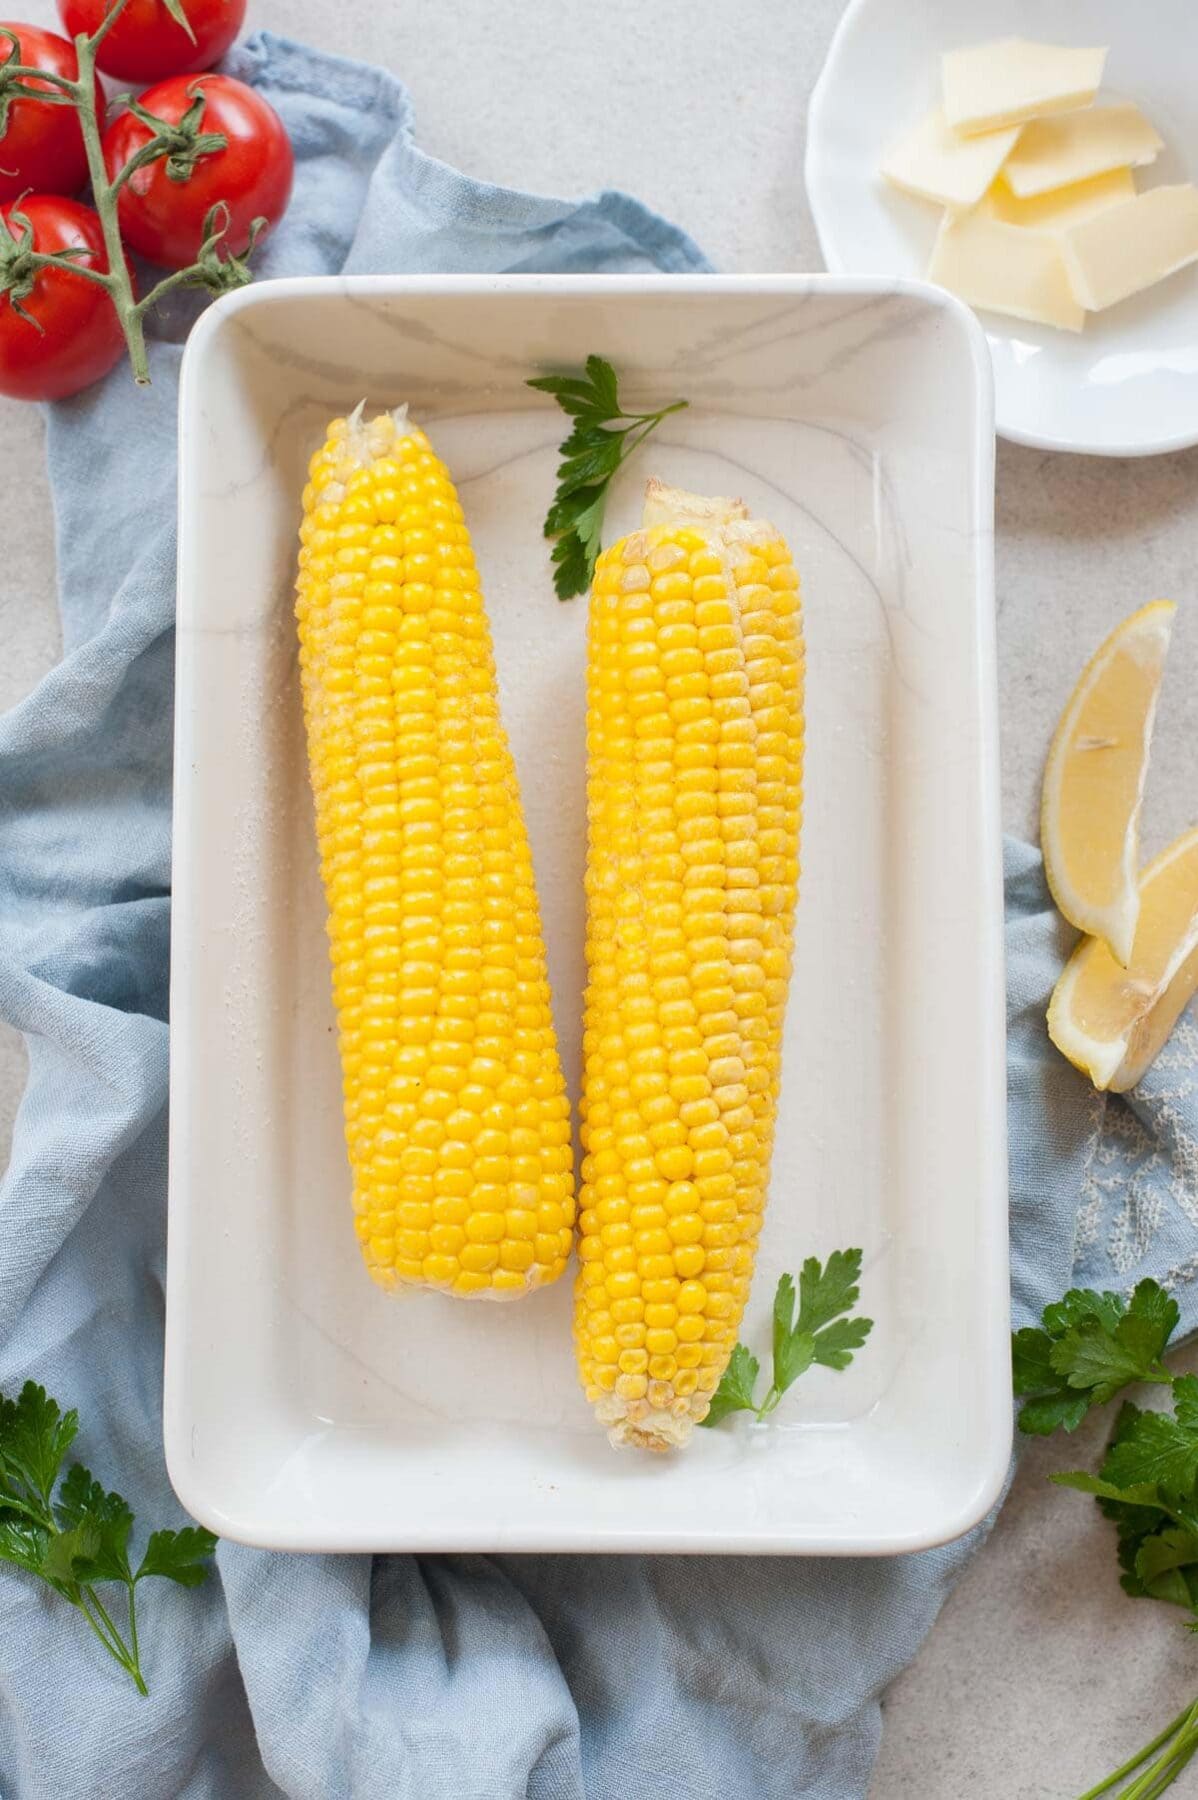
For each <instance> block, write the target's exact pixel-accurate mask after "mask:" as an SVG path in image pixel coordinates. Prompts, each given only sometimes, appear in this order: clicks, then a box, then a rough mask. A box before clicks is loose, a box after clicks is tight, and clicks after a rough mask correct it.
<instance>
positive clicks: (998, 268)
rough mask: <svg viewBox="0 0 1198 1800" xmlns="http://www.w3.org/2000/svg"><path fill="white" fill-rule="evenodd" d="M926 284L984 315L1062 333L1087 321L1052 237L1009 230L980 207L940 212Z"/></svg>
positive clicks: (1045, 233)
mask: <svg viewBox="0 0 1198 1800" xmlns="http://www.w3.org/2000/svg"><path fill="white" fill-rule="evenodd" d="M928 279H929V281H936V282H939V284H940V286H941V287H946V288H948V289H949V290H950V292H952V293H954V294H958V295H959V296H960V298H961V299H962V300H966V301H968V303H969V304H970V306H980V307H984V308H985V309H986V310H987V311H988V312H999V313H1008V314H1010V316H1011V317H1012V318H1016V319H1031V320H1033V321H1034V322H1035V323H1036V324H1039V325H1061V326H1063V327H1064V329H1065V330H1066V331H1080V330H1081V328H1082V326H1083V325H1084V324H1085V321H1086V315H1085V311H1084V309H1083V308H1082V307H1081V305H1080V304H1079V303H1078V301H1077V300H1076V299H1075V298H1074V295H1073V290H1072V288H1071V287H1070V285H1069V276H1068V274H1067V273H1066V269H1065V262H1064V258H1063V257H1062V254H1061V248H1060V244H1059V242H1058V240H1057V238H1056V237H1055V236H1054V235H1053V233H1052V232H1048V231H1027V230H1025V229H1024V228H1023V227H1022V226H1019V225H1008V224H1006V223H1005V222H1004V221H1003V220H1002V219H992V218H990V217H989V216H988V214H987V213H985V212H984V211H983V210H982V209H981V208H980V207H978V208H975V209H974V211H973V212H968V213H962V214H960V215H954V214H952V213H945V215H944V219H943V221H942V223H941V226H940V231H939V234H938V235H937V238H936V244H935V248H934V249H933V251H932V260H931V263H930V265H929V267H928Z"/></svg>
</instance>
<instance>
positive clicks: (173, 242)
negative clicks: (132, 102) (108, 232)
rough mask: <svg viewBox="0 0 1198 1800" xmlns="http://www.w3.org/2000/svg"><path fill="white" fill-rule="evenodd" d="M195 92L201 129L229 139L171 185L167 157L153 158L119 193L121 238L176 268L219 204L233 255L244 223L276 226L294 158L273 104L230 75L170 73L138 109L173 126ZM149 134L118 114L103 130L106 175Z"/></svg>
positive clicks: (241, 242) (243, 240)
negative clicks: (201, 103) (224, 209)
mask: <svg viewBox="0 0 1198 1800" xmlns="http://www.w3.org/2000/svg"><path fill="white" fill-rule="evenodd" d="M197 93H202V94H203V95H204V96H205V98H206V105H205V107H204V114H203V117H202V119H201V120H200V124H199V130H200V131H201V132H208V131H219V132H223V133H224V135H225V137H226V138H228V140H229V141H228V144H227V145H226V147H225V149H223V150H214V151H210V152H209V153H208V154H206V155H204V156H201V157H199V158H197V160H196V163H195V165H194V167H193V169H192V171H191V173H190V175H188V176H187V178H186V180H183V181H175V180H172V178H171V174H170V164H169V160H168V159H167V158H165V157H160V158H159V160H158V161H157V162H152V163H147V164H146V166H145V168H142V169H138V171H137V173H136V174H134V175H131V176H130V177H129V180H128V181H127V182H126V183H125V186H124V187H123V188H122V189H121V197H120V203H119V204H120V221H121V235H122V236H123V237H124V239H125V242H126V243H127V244H128V245H129V246H130V247H131V248H132V249H134V250H137V251H139V252H140V254H141V255H142V256H145V257H148V259H149V260H150V262H155V263H161V264H162V265H163V266H164V267H165V268H168V269H181V268H183V267H184V265H185V264H187V263H189V262H193V261H194V260H195V256H196V252H197V251H198V250H199V247H200V243H201V241H202V238H203V231H204V220H205V218H206V217H207V215H208V211H209V209H210V208H211V207H213V206H215V205H216V203H217V201H218V200H223V201H225V203H226V204H227V206H228V208H229V211H230V214H231V215H232V216H231V218H230V221H229V230H228V236H227V242H228V246H229V249H230V250H231V251H232V252H233V253H234V255H237V256H240V255H241V253H242V251H243V250H244V249H245V247H246V244H247V243H248V241H249V234H250V224H251V222H252V221H253V220H254V219H256V218H265V219H266V221H267V224H268V226H271V225H276V224H277V223H278V221H279V220H280V219H281V218H282V216H283V214H284V213H285V212H286V210H287V202H288V200H289V199H290V197H291V177H292V173H293V170H294V167H295V161H294V158H293V156H292V154H291V145H290V143H289V142H288V139H287V133H286V132H285V131H284V129H283V121H282V120H281V119H280V117H279V115H278V113H277V112H276V111H275V109H274V107H273V106H270V105H268V103H267V102H266V101H265V100H264V99H263V98H262V96H261V95H260V94H256V93H255V92H254V90H253V88H249V87H246V86H245V84H244V83H243V82H240V81H234V80H233V79H232V77H231V76H229V75H198V76H190V75H176V76H174V77H172V79H171V80H170V81H162V82H159V84H158V86H157V87H152V88H148V89H147V90H146V92H145V93H144V94H142V95H141V104H142V105H143V106H144V107H145V108H146V110H147V112H151V113H153V114H154V116H155V117H156V118H159V119H165V120H167V121H168V122H169V123H170V124H172V125H175V124H177V123H178V122H179V120H180V119H181V118H182V117H183V114H184V113H185V112H186V111H187V109H188V107H189V106H190V105H191V104H192V101H193V100H194V99H195V96H196V94H197ZM150 137H151V133H150V131H149V130H148V128H147V127H146V126H145V125H143V124H142V122H141V120H140V119H137V118H135V117H134V116H133V114H132V113H122V114H121V115H120V116H119V117H118V118H117V119H115V120H114V121H113V123H112V124H111V125H110V126H109V127H108V130H107V131H106V132H105V133H104V162H105V165H106V166H107V169H108V173H109V176H110V177H112V176H115V175H116V174H117V172H118V171H119V170H121V169H123V168H124V166H125V164H126V163H127V162H128V161H129V158H130V157H131V156H132V155H133V154H134V152H135V151H137V150H140V149H141V146H142V145H143V144H145V143H148V142H149V140H150Z"/></svg>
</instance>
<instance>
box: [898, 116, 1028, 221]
mask: <svg viewBox="0 0 1198 1800" xmlns="http://www.w3.org/2000/svg"><path fill="white" fill-rule="evenodd" d="M1019 129H1020V128H1019V126H1018V125H1010V126H1008V127H1007V129H1006V130H1005V131H988V132H985V133H983V134H982V135H981V136H980V137H971V138H964V137H960V136H959V135H958V134H957V133H956V132H955V131H953V130H951V129H950V127H949V126H948V124H947V123H946V121H945V117H944V114H943V112H942V111H941V109H940V108H939V107H936V108H934V110H933V111H932V112H930V113H929V114H928V115H927V117H926V118H925V119H921V120H920V122H919V124H918V125H916V126H915V128H914V130H912V131H909V132H908V133H907V135H906V137H905V138H901V139H900V140H899V142H898V143H897V144H895V146H894V148H893V149H892V150H891V151H890V152H889V153H888V155H887V157H886V160H885V162H884V163H883V164H882V173H883V175H884V176H885V177H886V179H887V181H890V182H893V183H894V186H895V187H900V188H903V189H905V191H906V192H907V193H909V194H916V195H918V197H919V198H920V199H921V200H933V201H935V203H936V204H937V205H938V206H952V207H962V206H976V205H977V203H978V201H979V200H980V199H981V197H982V195H983V194H984V193H985V192H986V189H987V188H988V187H989V186H990V183H991V182H992V181H993V180H994V177H995V176H996V175H997V174H998V171H999V170H1000V169H1001V167H1002V165H1003V163H1004V162H1005V161H1006V159H1007V157H1008V156H1009V155H1010V153H1011V151H1012V149H1013V148H1014V146H1015V140H1016V139H1017V138H1018V136H1019Z"/></svg>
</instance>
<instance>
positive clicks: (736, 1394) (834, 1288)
mask: <svg viewBox="0 0 1198 1800" xmlns="http://www.w3.org/2000/svg"><path fill="white" fill-rule="evenodd" d="M860 1278H861V1252H860V1250H834V1251H833V1252H832V1254H831V1256H830V1257H829V1258H828V1260H827V1262H826V1263H825V1264H824V1265H823V1267H822V1268H821V1266H820V1264H819V1261H818V1259H817V1258H816V1257H814V1256H809V1257H808V1259H807V1261H806V1262H805V1263H804V1264H803V1266H802V1268H801V1269H800V1270H799V1292H798V1316H797V1317H796V1316H795V1283H794V1276H793V1275H783V1276H781V1277H780V1278H779V1281H778V1289H777V1292H776V1293H775V1295H774V1342H773V1353H774V1378H773V1380H772V1381H771V1382H770V1385H769V1388H768V1390H767V1392H766V1396H765V1399H764V1400H763V1401H762V1402H761V1404H760V1405H758V1403H757V1400H756V1399H755V1397H754V1390H755V1389H756V1386H757V1377H758V1375H759V1374H760V1373H761V1364H760V1363H759V1362H758V1360H757V1358H756V1357H755V1356H754V1355H753V1353H752V1351H751V1350H747V1349H746V1348H745V1346H744V1345H743V1344H737V1346H736V1348H735V1350H733V1352H732V1355H731V1357H730V1358H729V1361H728V1367H727V1368H726V1369H725V1370H724V1375H723V1379H722V1380H721V1382H720V1385H719V1387H718V1388H717V1389H716V1391H715V1393H714V1394H713V1395H712V1397H711V1408H710V1410H709V1412H708V1414H707V1417H706V1418H705V1419H704V1420H703V1424H704V1425H718V1424H719V1423H720V1420H721V1419H726V1418H727V1417H728V1415H729V1413H734V1412H751V1413H752V1414H753V1415H754V1417H755V1418H757V1419H765V1418H768V1416H769V1414H770V1413H772V1412H773V1410H774V1408H775V1407H776V1406H777V1404H778V1402H779V1400H781V1398H782V1396H783V1394H784V1393H785V1392H786V1390H787V1388H788V1387H790V1386H791V1385H792V1383H793V1382H796V1381H797V1380H798V1379H799V1376H800V1375H805V1374H806V1373H807V1370H808V1369H809V1368H810V1367H811V1366H812V1364H813V1363H821V1364H822V1365H823V1366H824V1368H827V1369H847V1368H848V1366H849V1364H850V1363H851V1362H852V1360H853V1352H854V1351H855V1350H860V1348H861V1346H862V1344H863V1343H864V1342H865V1340H866V1338H867V1337H868V1336H869V1334H870V1332H871V1331H872V1330H873V1326H874V1322H873V1320H872V1319H863V1318H847V1317H843V1316H842V1315H844V1314H847V1313H849V1312H851V1311H852V1308H853V1307H854V1306H855V1305H856V1303H857V1298H858V1295H859V1293H860V1289H859V1288H858V1285H857V1284H858V1282H859V1280H860Z"/></svg>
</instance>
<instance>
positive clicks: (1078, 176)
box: [1003, 102, 1165, 200]
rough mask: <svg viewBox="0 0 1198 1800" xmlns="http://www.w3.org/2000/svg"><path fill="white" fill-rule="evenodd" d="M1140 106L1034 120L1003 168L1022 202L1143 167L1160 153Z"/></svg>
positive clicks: (1160, 145)
mask: <svg viewBox="0 0 1198 1800" xmlns="http://www.w3.org/2000/svg"><path fill="white" fill-rule="evenodd" d="M1164 147H1165V146H1164V140H1163V139H1162V138H1161V137H1160V135H1159V134H1158V133H1157V132H1156V131H1154V130H1153V128H1152V126H1151V125H1150V124H1149V123H1148V120H1147V119H1146V118H1145V117H1144V115H1143V113H1142V112H1141V111H1140V109H1139V107H1138V106H1132V105H1131V103H1130V102H1128V103H1127V104H1125V105H1122V106H1096V107H1095V108H1094V109H1093V110H1092V111H1091V112H1079V113H1065V114H1063V115H1057V116H1056V117H1053V118H1050V119H1033V121H1032V123H1031V124H1030V125H1025V126H1024V128H1023V130H1022V132H1021V133H1020V135H1019V142H1018V143H1017V144H1016V146H1015V148H1014V149H1013V150H1012V152H1011V154H1010V156H1009V157H1008V158H1007V161H1006V163H1005V165H1004V167H1003V174H1004V176H1005V177H1006V180H1007V182H1008V183H1009V184H1010V187H1011V190H1012V192H1013V193H1016V194H1018V195H1019V197H1020V198H1021V199H1024V200H1026V199H1028V198H1029V197H1030V196H1031V195H1033V194H1044V193H1047V192H1048V191H1049V189H1051V188H1059V187H1067V186H1071V185H1072V184H1073V183H1074V182H1076V181H1088V180H1089V179H1090V177H1091V176H1093V175H1102V174H1105V173H1106V171H1107V170H1108V169H1122V168H1128V167H1130V168H1135V169H1138V168H1142V167H1143V166H1144V164H1145V163H1150V162H1153V161H1154V160H1155V159H1156V157H1157V155H1158V154H1159V152H1160V151H1161V150H1163V149H1164Z"/></svg>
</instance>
